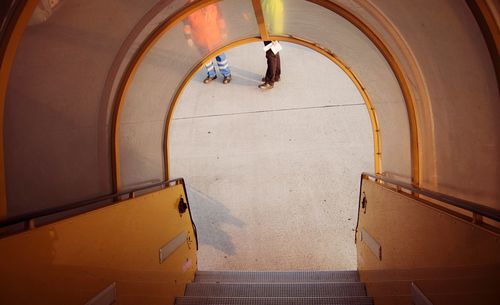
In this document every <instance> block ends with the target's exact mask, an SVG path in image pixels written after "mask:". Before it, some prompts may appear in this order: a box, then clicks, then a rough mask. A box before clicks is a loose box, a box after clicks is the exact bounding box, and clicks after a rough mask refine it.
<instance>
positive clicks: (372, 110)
mask: <svg viewBox="0 0 500 305" xmlns="http://www.w3.org/2000/svg"><path fill="white" fill-rule="evenodd" d="M267 37H268V38H269V39H270V40H280V41H287V42H292V43H296V44H299V45H302V46H305V47H308V48H310V49H312V50H314V51H316V52H318V53H320V54H322V55H324V56H326V57H327V58H328V59H330V60H331V61H333V62H334V63H335V64H337V65H338V66H339V67H340V68H341V69H342V70H343V71H344V72H345V73H346V74H347V76H348V77H349V78H350V79H351V80H352V82H353V83H354V85H355V86H356V88H357V89H358V91H359V93H360V94H361V96H362V98H363V100H364V102H365V104H366V107H367V109H368V113H369V115H370V121H371V123H372V129H373V141H374V152H375V153H374V158H375V160H374V161H375V162H374V163H375V172H376V173H377V174H380V171H381V168H382V159H381V142H380V141H381V140H380V128H379V124H378V120H377V115H376V113H375V108H374V107H373V103H372V102H371V99H370V97H369V96H368V94H367V93H366V91H365V89H364V87H363V85H362V84H361V82H360V81H359V79H358V78H357V77H356V76H355V75H354V73H353V72H352V71H351V70H350V69H349V68H348V67H347V66H346V65H345V64H344V63H343V62H342V61H341V60H340V59H338V58H337V57H336V56H335V55H333V54H332V53H331V52H329V51H328V50H325V49H323V48H321V47H319V46H318V45H316V44H314V43H312V42H308V41H306V40H303V39H299V38H296V37H286V36H267ZM260 41H261V38H257V37H254V38H247V39H242V40H239V41H236V42H233V43H230V44H228V45H227V46H224V47H222V48H220V49H217V50H215V51H213V52H211V53H210V54H208V55H207V56H206V57H204V58H203V59H202V60H201V61H200V63H198V64H197V65H196V67H195V68H193V69H192V70H191V72H190V73H189V74H188V76H187V77H186V78H185V79H184V80H183V81H182V83H181V84H180V86H179V89H178V90H177V92H176V93H175V95H174V96H173V98H172V102H171V103H170V108H169V110H168V115H167V121H166V124H165V131H164V142H163V143H164V158H165V159H164V164H165V176H166V177H167V179H168V177H169V169H170V167H169V155H170V153H169V152H170V148H169V142H170V141H169V138H170V125H171V122H172V119H173V114H174V111H175V107H176V106H177V102H178V100H179V97H180V96H181V94H182V92H183V91H184V88H185V87H186V85H187V84H188V83H189V81H190V80H191V79H192V78H193V77H194V75H195V74H196V73H197V72H198V71H199V70H200V69H202V68H203V66H204V64H203V63H204V62H206V61H207V60H208V59H210V58H212V57H214V56H215V55H217V54H219V53H221V52H225V51H227V50H229V49H232V48H235V47H237V46H240V45H243V44H246V43H250V42H260Z"/></svg>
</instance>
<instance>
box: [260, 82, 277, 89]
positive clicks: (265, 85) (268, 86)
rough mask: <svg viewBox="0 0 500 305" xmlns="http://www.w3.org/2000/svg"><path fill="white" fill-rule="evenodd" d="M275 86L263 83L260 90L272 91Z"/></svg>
mask: <svg viewBox="0 0 500 305" xmlns="http://www.w3.org/2000/svg"><path fill="white" fill-rule="evenodd" d="M273 87H274V86H273V85H271V84H270V83H263V84H260V85H259V88H260V89H272V88H273Z"/></svg>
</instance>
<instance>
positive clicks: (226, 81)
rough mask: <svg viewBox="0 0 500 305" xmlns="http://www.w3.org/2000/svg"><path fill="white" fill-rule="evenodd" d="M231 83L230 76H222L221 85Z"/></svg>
mask: <svg viewBox="0 0 500 305" xmlns="http://www.w3.org/2000/svg"><path fill="white" fill-rule="evenodd" d="M230 82H231V74H229V75H228V76H224V80H222V83H223V84H229V83H230Z"/></svg>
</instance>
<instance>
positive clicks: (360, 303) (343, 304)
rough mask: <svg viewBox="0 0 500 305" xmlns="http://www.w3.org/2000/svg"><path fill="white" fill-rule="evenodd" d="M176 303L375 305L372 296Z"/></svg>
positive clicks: (181, 303) (180, 301)
mask: <svg viewBox="0 0 500 305" xmlns="http://www.w3.org/2000/svg"><path fill="white" fill-rule="evenodd" d="M175 304H176V305H373V300H372V298H370V297H366V296H365V297H323V298H321V297H282V298H272V297H246V298H245V297H244V298H238V297H227V298H223V297H182V298H177V299H176V302H175Z"/></svg>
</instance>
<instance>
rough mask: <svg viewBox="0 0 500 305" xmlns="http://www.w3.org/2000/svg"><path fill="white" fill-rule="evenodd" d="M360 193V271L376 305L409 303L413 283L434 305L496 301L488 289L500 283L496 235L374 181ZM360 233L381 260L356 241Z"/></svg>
mask: <svg viewBox="0 0 500 305" xmlns="http://www.w3.org/2000/svg"><path fill="white" fill-rule="evenodd" d="M362 191H363V192H364V194H365V195H366V199H367V205H366V213H364V209H361V212H360V220H359V227H358V233H357V234H358V235H357V249H358V269H359V271H360V276H361V280H362V281H365V282H367V288H368V292H369V294H370V295H372V296H374V297H375V300H376V302H377V304H391V302H394V301H395V300H396V299H395V298H397V300H399V301H401V297H402V296H407V301H409V295H410V283H411V282H412V281H413V282H415V283H416V284H417V285H418V286H419V287H420V288H421V289H422V290H424V291H423V292H424V293H426V294H428V295H429V298H430V299H431V301H433V302H434V304H435V305H437V304H451V303H453V304H468V303H467V300H468V299H474V300H475V302H476V303H475V304H487V303H488V302H489V301H491V300H494V299H496V300H499V299H500V294H499V293H498V292H496V291H495V290H497V289H496V288H494V287H493V286H492V285H498V283H500V236H499V235H498V234H496V233H494V232H490V231H487V230H485V229H484V228H481V227H479V226H477V225H474V224H472V223H471V222H467V221H466V220H463V219H460V218H458V217H455V216H452V215H450V214H447V213H445V212H443V211H440V210H438V209H436V208H433V207H431V206H428V205H426V204H424V203H422V202H418V201H416V200H415V199H413V198H410V197H409V196H406V195H403V194H401V193H398V192H396V191H393V190H390V189H387V188H385V187H383V186H381V185H378V184H376V183H375V182H373V181H368V180H364V182H363V187H362ZM362 230H364V232H367V233H368V234H369V235H370V236H371V237H372V238H373V239H374V240H375V241H376V243H378V244H379V245H380V247H381V259H379V257H378V256H377V255H375V254H374V253H373V251H372V250H371V249H370V248H369V247H368V244H367V242H366V238H365V240H364V241H361V240H360V237H361V236H360V235H361V234H360V233H361V231H362ZM391 297H392V298H391ZM403 300H404V298H403ZM400 304H403V303H400Z"/></svg>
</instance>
